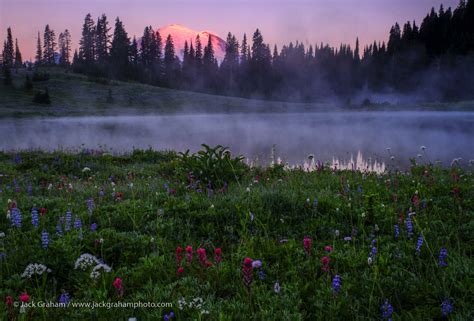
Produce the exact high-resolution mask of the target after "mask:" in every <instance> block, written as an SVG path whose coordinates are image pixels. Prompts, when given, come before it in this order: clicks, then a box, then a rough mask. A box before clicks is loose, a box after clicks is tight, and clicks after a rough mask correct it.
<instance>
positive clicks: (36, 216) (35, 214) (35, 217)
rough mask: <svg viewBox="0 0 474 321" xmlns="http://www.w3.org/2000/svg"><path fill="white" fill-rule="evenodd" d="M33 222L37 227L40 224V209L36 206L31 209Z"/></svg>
mask: <svg viewBox="0 0 474 321" xmlns="http://www.w3.org/2000/svg"><path fill="white" fill-rule="evenodd" d="M31 224H33V226H34V227H35V228H38V226H39V218H38V211H37V210H36V207H33V208H32V209H31Z"/></svg>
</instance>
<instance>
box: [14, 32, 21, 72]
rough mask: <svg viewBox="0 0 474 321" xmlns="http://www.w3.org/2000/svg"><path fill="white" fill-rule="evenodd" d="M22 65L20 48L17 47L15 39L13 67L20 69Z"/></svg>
mask: <svg viewBox="0 0 474 321" xmlns="http://www.w3.org/2000/svg"><path fill="white" fill-rule="evenodd" d="M22 65H23V59H22V57H21V52H20V47H18V39H15V67H16V68H20V67H21V66H22Z"/></svg>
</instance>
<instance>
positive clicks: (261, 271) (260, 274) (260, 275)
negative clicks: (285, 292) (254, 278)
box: [258, 270, 266, 281]
mask: <svg viewBox="0 0 474 321" xmlns="http://www.w3.org/2000/svg"><path fill="white" fill-rule="evenodd" d="M258 277H259V278H260V280H262V281H265V279H266V277H265V273H263V270H260V271H258Z"/></svg>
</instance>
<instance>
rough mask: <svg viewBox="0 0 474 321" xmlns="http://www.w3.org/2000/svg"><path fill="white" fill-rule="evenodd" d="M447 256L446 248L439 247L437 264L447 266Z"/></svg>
mask: <svg viewBox="0 0 474 321" xmlns="http://www.w3.org/2000/svg"><path fill="white" fill-rule="evenodd" d="M447 256H448V250H447V249H446V248H444V247H443V248H441V250H440V251H439V260H438V264H439V266H441V267H444V266H448V263H446V257H447Z"/></svg>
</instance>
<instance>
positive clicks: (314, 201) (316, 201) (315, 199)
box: [313, 197, 318, 208]
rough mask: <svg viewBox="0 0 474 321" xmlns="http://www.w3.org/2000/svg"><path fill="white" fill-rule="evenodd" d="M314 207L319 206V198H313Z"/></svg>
mask: <svg viewBox="0 0 474 321" xmlns="http://www.w3.org/2000/svg"><path fill="white" fill-rule="evenodd" d="M313 207H314V208H316V207H318V198H317V197H315V198H314V200H313Z"/></svg>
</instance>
